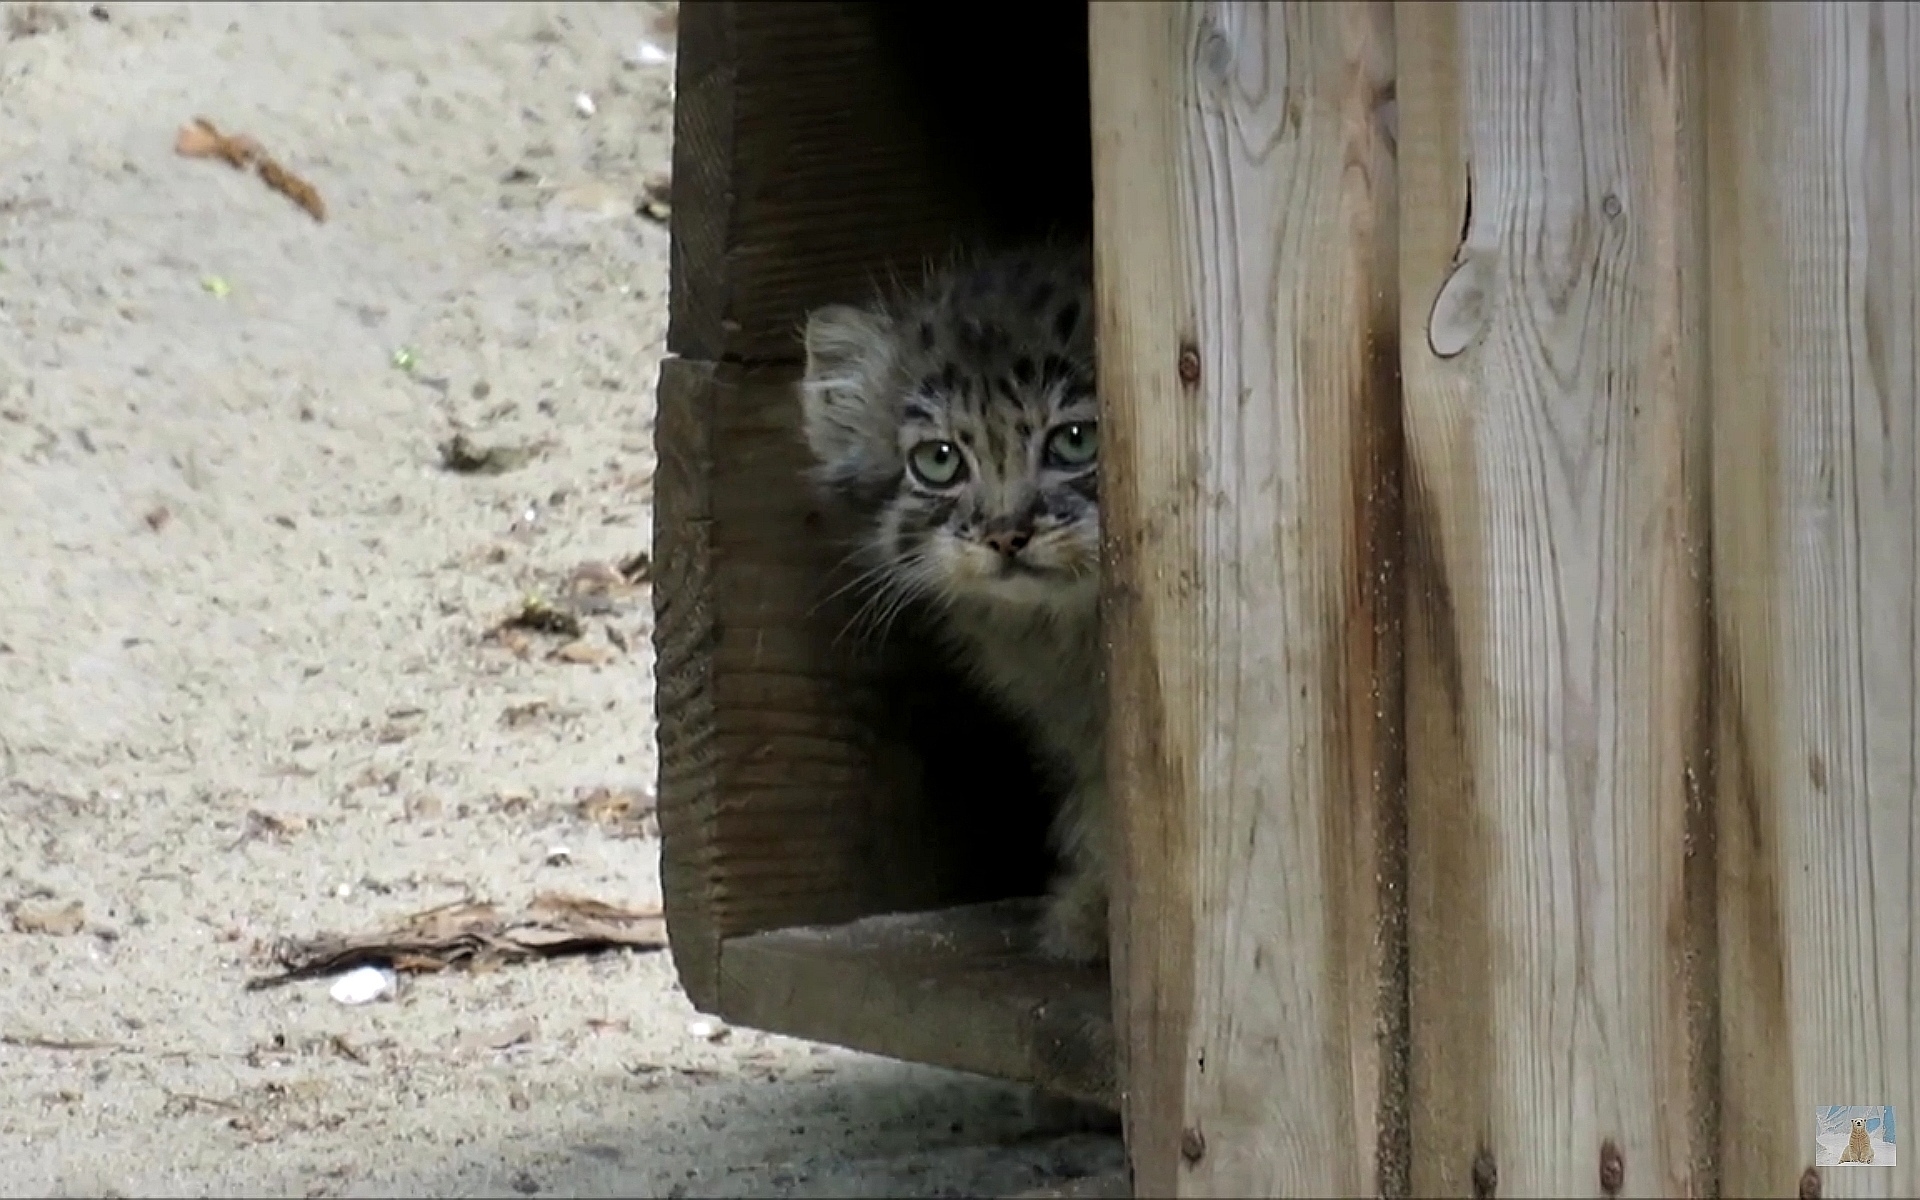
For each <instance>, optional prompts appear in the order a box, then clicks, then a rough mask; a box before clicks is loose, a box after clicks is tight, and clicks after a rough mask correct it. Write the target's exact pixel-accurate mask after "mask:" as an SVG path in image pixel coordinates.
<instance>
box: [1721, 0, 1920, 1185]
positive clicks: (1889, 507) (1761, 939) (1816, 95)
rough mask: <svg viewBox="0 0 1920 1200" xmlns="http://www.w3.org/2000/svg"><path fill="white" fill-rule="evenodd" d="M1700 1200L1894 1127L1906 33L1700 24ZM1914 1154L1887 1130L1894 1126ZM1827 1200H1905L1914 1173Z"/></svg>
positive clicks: (1908, 971)
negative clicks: (1704, 930) (1707, 1014)
mask: <svg viewBox="0 0 1920 1200" xmlns="http://www.w3.org/2000/svg"><path fill="white" fill-rule="evenodd" d="M1707 40H1708V44H1709V45H1710V46H1711V47H1713V51H1712V53H1711V54H1710V55H1709V58H1708V61H1709V64H1710V67H1711V74H1710V81H1709V88H1710V91H1709V100H1708V104H1709V115H1710V128H1711V130H1712V133H1711V142H1710V154H1711V158H1710V166H1711V170H1712V178H1713V191H1712V245H1713V249H1712V263H1711V276H1712V282H1713V307H1712V318H1713V319H1712V352H1713V414H1714V476H1713V484H1714V504H1713V537H1714V553H1713V569H1714V611H1715V617H1716V635H1717V640H1718V658H1719V675H1718V681H1719V686H1718V708H1719V714H1720V717H1719V722H1718V754H1719V773H1718V806H1719V846H1718V853H1719V862H1720V883H1721V893H1720V905H1721V908H1720V928H1721V955H1722V958H1721V961H1722V972H1723V979H1724V982H1723V987H1722V993H1721V995H1722V1000H1721V1002H1722V1005H1723V1024H1722V1038H1723V1047H1724V1058H1725V1098H1724V1105H1725V1109H1724V1128H1725V1138H1724V1142H1723V1144H1722V1146H1723V1148H1722V1155H1723V1159H1722V1172H1723V1174H1722V1180H1721V1183H1722V1187H1723V1189H1724V1191H1725V1193H1726V1194H1728V1195H1776V1196H1778V1195H1794V1194H1799V1195H1807V1194H1808V1193H1807V1191H1806V1190H1804V1188H1803V1186H1802V1176H1803V1173H1805V1172H1808V1171H1810V1170H1811V1169H1812V1162H1813V1157H1812V1156H1813V1151H1814V1146H1813V1129H1812V1119H1813V1108H1814V1106H1816V1105H1829V1104H1848V1105H1851V1104H1889V1105H1894V1106H1895V1112H1896V1114H1897V1117H1898V1119H1899V1120H1900V1121H1902V1122H1911V1121H1913V1120H1914V1119H1915V1117H1916V1116H1920V1091H1917V1090H1916V1087H1915V1082H1914V1069H1915V1064H1916V1062H1917V1061H1920V924H1916V922H1915V912H1916V909H1920V869H1916V866H1915V855H1916V851H1917V850H1920V803H1917V797H1916V789H1917V788H1920V777H1917V774H1916V766H1915V759H1914V748H1915V746H1916V744H1920V695H1916V681H1917V680H1920V637H1917V636H1916V633H1917V627H1920V546H1916V532H1915V531H1916V530H1920V492H1917V491H1916V478H1917V477H1920V420H1916V404H1917V403H1920V380H1917V378H1916V375H1917V374H1920V344H1917V340H1916V339H1917V337H1920V117H1917V116H1916V111H1920V96H1917V95H1916V90H1917V84H1920V18H1916V14H1915V13H1914V11H1913V9H1912V8H1911V7H1910V6H1908V5H1903V4H1879V3H1869V4H1851V5H1819V4H1777V5H1776V4H1767V5H1747V4H1742V5H1726V6H1721V5H1712V6H1709V7H1708V9H1707ZM1909 1128H1910V1126H1909ZM1816 1174H1818V1175H1820V1176H1824V1178H1823V1179H1821V1180H1818V1182H1819V1183H1820V1185H1821V1190H1820V1191H1819V1192H1817V1193H1815V1194H1820V1195H1825V1196H1829V1197H1831V1196H1868V1195H1874V1196H1912V1195H1916V1194H1920V1158H1916V1157H1915V1155H1914V1154H1913V1152H1912V1150H1911V1148H1910V1147H1904V1148H1903V1153H1902V1154H1901V1156H1900V1157H1899V1158H1898V1159H1897V1165H1896V1166H1895V1167H1894V1168H1893V1169H1866V1168H1852V1167H1849V1168H1845V1169H1826V1170H1822V1171H1819V1172H1817V1173H1816Z"/></svg>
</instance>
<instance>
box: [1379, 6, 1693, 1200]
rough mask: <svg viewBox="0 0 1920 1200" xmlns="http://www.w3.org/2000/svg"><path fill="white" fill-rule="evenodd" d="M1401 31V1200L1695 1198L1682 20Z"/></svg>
mask: <svg viewBox="0 0 1920 1200" xmlns="http://www.w3.org/2000/svg"><path fill="white" fill-rule="evenodd" d="M1398 16H1399V20H1400V30H1399V39H1398V44H1399V47H1400V56H1399V78H1400V107H1401V112H1402V114H1403V116H1402V125H1403V128H1402V142H1401V144H1402V147H1403V162H1402V194H1403V202H1402V205H1401V214H1402V217H1401V284H1402V317H1403V326H1402V334H1401V344H1402V351H1403V364H1404V370H1405V388H1406V436H1407V462H1408V476H1409V478H1408V492H1407V517H1406V520H1407V527H1408V531H1409V548H1408V552H1407V553H1408V565H1407V587H1408V592H1407V603H1408V613H1407V620H1408V624H1409V637H1408V652H1407V653H1408V657H1407V692H1408V716H1407V725H1408V734H1407V761H1408V808H1409V833H1408V845H1409V851H1408V858H1409V874H1410V881H1409V886H1410V891H1411V907H1412V912H1411V914H1410V941H1411V946H1410V958H1411V998H1412V1013H1413V1016H1412V1029H1413V1062H1412V1091H1413V1098H1412V1138H1413V1190H1414V1192H1415V1193H1416V1194H1420V1195H1437V1194H1467V1193H1473V1192H1485V1191H1487V1190H1489V1189H1491V1188H1495V1187H1497V1189H1498V1191H1499V1192H1500V1193H1501V1194H1511V1195H1566V1194H1594V1193H1595V1192H1596V1191H1598V1190H1599V1188H1600V1186H1601V1179H1602V1163H1603V1159H1606V1158H1611V1157H1612V1155H1611V1154H1609V1152H1607V1151H1606V1150H1604V1149H1603V1146H1604V1144H1605V1143H1607V1142H1612V1143H1613V1148H1614V1150H1617V1151H1618V1159H1617V1161H1618V1165H1619V1166H1620V1167H1621V1168H1622V1173H1621V1174H1622V1177H1621V1179H1620V1180H1619V1184H1620V1187H1619V1190H1620V1193H1621V1194H1625V1195H1665V1196H1671V1195H1682V1194H1688V1193H1689V1192H1690V1191H1691V1192H1693V1193H1696V1194H1697V1193H1698V1192H1699V1191H1700V1190H1702V1184H1703V1181H1702V1180H1699V1179H1696V1178H1695V1174H1696V1172H1698V1171H1701V1170H1706V1171H1708V1172H1709V1174H1710V1168H1711V1162H1710V1155H1709V1154H1708V1153H1707V1152H1706V1151H1705V1150H1703V1149H1702V1147H1701V1145H1700V1142H1701V1139H1702V1134H1701V1128H1700V1126H1699V1124H1698V1121H1697V1112H1698V1109H1699V1106H1700V1104H1701V1100H1702V1097H1703V1095H1705V1094H1706V1091H1707V1089H1706V1087H1705V1086H1704V1082H1705V1081H1706V1080H1707V1079H1709V1078H1710V1072H1711V1047H1710V1046H1706V1045H1703V1044H1701V1041H1700V1038H1701V1033H1702V1030H1704V1029H1709V1028H1710V1027H1711V1026H1710V1023H1709V1022H1705V1021H1702V1020H1700V1019H1698V1016H1697V1009H1698V1006H1699V1005H1700V1004H1702V1003H1705V1002H1707V1001H1708V999H1709V997H1710V991H1709V988H1708V986H1707V983H1706V982H1705V981H1703V980H1702V978H1701V974H1700V972H1701V969H1702V968H1701V967H1700V965H1699V964H1698V963H1697V962H1695V961H1694V955H1695V954H1696V953H1697V951H1698V950H1699V949H1700V948H1701V946H1702V944H1703V943H1702V941H1701V939H1700V938H1699V937H1698V936H1697V935H1696V934H1695V932H1694V930H1695V929H1696V927H1697V924H1698V921H1699V920H1700V919H1702V918H1703V914H1702V913H1700V912H1699V911H1697V903H1696V904H1695V906H1694V907H1690V897H1689V893H1688V891H1687V884H1688V883H1689V875H1688V868H1687V863H1686V854H1687V852H1688V850H1689V837H1690V835H1691V834H1694V833H1697V832H1698V829H1697V828H1691V827H1690V825H1689V820H1690V809H1689V807H1688V784H1687V781H1688V778H1689V776H1690V774H1692V773H1697V772H1698V771H1699V770H1700V769H1701V767H1702V765H1703V763H1702V759H1701V755H1702V753H1703V749H1704V747H1703V742H1704V732H1703V728H1704V722H1703V720H1702V718H1701V714H1702V713H1703V711H1704V706H1703V704H1702V694H1701V687H1702V682H1703V676H1702V671H1701V668H1700V659H1701V652H1702V644H1703V639H1702V637H1701V622H1702V617H1703V612H1704V608H1703V604H1704V588H1705V584H1704V572H1705V562H1704V558H1703V555H1704V549H1705V547H1704V545H1703V544H1702V535H1703V534H1704V532H1705V518H1706V512H1707V507H1706V506H1707V497H1706V488H1705V483H1706V480H1705V478H1704V477H1703V474H1702V468H1703V466H1704V462H1705V460H1704V456H1703V450H1704V446H1705V442H1704V438H1705V433H1706V425H1705V420H1704V418H1705V382H1706V381H1705V375H1704V362H1705V360H1704V355H1703V354H1702V353H1701V351H1700V349H1699V340H1698V339H1699V337H1700V334H1701V333H1702V330H1703V328H1704V313H1703V311H1702V307H1701V305H1702V301H1703V280H1702V266H1703V255H1704V253H1705V245H1704V209H1703V208H1702V206H1701V201H1700V199H1699V189H1700V180H1699V174H1700V172H1701V169H1702V163H1701V157H1702V155H1703V150H1704V148H1703V146H1702V145H1701V144H1700V143H1699V142H1698V130H1699V128H1700V111H1699V110H1700V100H1699V97H1698V92H1699V84H1698V80H1697V74H1698V67H1697V63H1698V55H1699V54H1700V50H1701V46H1700V41H1699V36H1700V35H1699V30H1698V29H1697V28H1696V25H1697V22H1698V13H1697V10H1696V9H1694V8H1693V7H1692V6H1688V5H1667V4H1644V5H1643V4H1636V5H1612V4H1548V3H1466V4H1402V5H1400V6H1399V7H1398ZM1691 811H1694V812H1696V813H1697V811H1698V810H1697V809H1696V810H1691ZM1694 820H1695V824H1696V825H1698V824H1699V823H1700V822H1699V820H1698V818H1697V816H1696V817H1695V818H1694ZM1696 896H1697V893H1696Z"/></svg>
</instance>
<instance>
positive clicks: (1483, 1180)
mask: <svg viewBox="0 0 1920 1200" xmlns="http://www.w3.org/2000/svg"><path fill="white" fill-rule="evenodd" d="M1499 1186H1500V1167H1499V1166H1498V1164H1496V1163H1495V1162H1494V1161H1493V1151H1491V1150H1489V1149H1487V1148H1486V1147H1485V1146H1482V1147H1480V1151H1479V1153H1477V1154H1475V1155H1474V1156H1473V1195H1474V1200H1491V1197H1492V1196H1493V1194H1494V1192H1495V1190H1496V1189H1498V1188H1499Z"/></svg>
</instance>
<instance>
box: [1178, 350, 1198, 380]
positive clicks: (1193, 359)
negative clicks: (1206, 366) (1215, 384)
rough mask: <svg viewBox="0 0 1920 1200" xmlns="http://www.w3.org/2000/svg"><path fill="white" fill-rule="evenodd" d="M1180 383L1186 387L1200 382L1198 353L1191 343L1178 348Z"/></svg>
mask: <svg viewBox="0 0 1920 1200" xmlns="http://www.w3.org/2000/svg"><path fill="white" fill-rule="evenodd" d="M1180 382H1181V383H1184V384H1186V385H1187V386H1188V387H1192V386H1193V385H1194V384H1196V383H1199V382H1200V351H1199V349H1198V348H1196V347H1195V346H1194V344H1193V343H1192V342H1185V343H1182V344H1181V346H1180Z"/></svg>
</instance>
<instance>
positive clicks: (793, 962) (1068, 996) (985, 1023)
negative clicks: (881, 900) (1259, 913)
mask: <svg viewBox="0 0 1920 1200" xmlns="http://www.w3.org/2000/svg"><path fill="white" fill-rule="evenodd" d="M1038 919H1039V901H1037V900H1033V899H1028V900H1010V901H1001V902H998V903H993V904H981V905H969V906H965V907H961V908H953V909H946V910H942V911H938V912H917V913H900V914H895V915H887V916H875V917H867V918H864V919H862V920H859V921H855V922H852V923H850V924H845V925H838V926H822V927H812V928H797V929H781V930H777V931H775V932H771V933H760V934H753V935H750V936H746V937H737V938H730V939H728V940H727V943H726V948H725V953H724V956H723V960H722V962H723V967H722V971H721V1004H720V1012H721V1013H722V1014H723V1015H725V1016H726V1018H727V1019H728V1020H730V1021H736V1022H738V1023H740V1024H742V1025H748V1026H751V1027H753V1028H755V1029H766V1030H771V1031H774V1032H777V1033H784V1034H789V1035H792V1036H794V1037H804V1038H811V1039H813V1040H815V1041H821V1042H831V1043H833V1044H835V1045H839V1046H849V1047H852V1048H854V1049H857V1050H865V1051H868V1052H870V1053H874V1054H885V1055H889V1056H891V1057H894V1058H902V1059H907V1060H909V1061H912V1062H919V1063H928V1064H931V1065H934V1066H941V1067H951V1068H953V1069H955V1070H960V1071H973V1072H976V1073H978V1074H982V1075H991V1076H994V1077H996V1078H999V1079H1006V1080H1012V1081H1014V1082H1022V1083H1034V1084H1038V1085H1040V1086H1043V1087H1046V1088H1048V1089H1050V1090H1052V1091H1055V1092H1058V1093H1060V1094H1062V1095H1066V1096H1071V1097H1074V1098H1076V1099H1080V1100H1086V1101H1090V1102H1093V1103H1098V1104H1113V1103H1114V1102H1115V1091H1116V1089H1115V1087H1114V1073H1113V1064H1114V1047H1113V1022H1112V1016H1111V1009H1110V999H1109V994H1108V989H1107V980H1106V974H1105V972H1103V971H1100V970H1098V969H1088V968H1080V967H1071V966H1066V965H1063V964H1060V963H1057V962H1053V961H1050V960H1047V959H1043V958H1041V957H1040V956H1039V954H1038V952H1037V949H1036V945H1035V924H1036V922H1037V921H1038Z"/></svg>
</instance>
